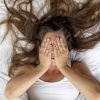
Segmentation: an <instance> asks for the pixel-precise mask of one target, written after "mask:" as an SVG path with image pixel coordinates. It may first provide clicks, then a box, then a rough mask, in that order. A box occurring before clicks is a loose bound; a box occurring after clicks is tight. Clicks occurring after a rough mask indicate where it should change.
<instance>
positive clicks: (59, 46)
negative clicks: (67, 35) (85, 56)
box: [53, 37, 68, 70]
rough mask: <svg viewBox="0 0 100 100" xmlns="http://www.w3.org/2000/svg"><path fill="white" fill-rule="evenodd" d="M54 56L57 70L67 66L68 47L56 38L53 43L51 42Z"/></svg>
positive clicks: (60, 39)
mask: <svg viewBox="0 0 100 100" xmlns="http://www.w3.org/2000/svg"><path fill="white" fill-rule="evenodd" d="M53 44H54V45H53V47H54V54H55V63H56V65H57V67H58V69H59V70H61V69H62V68H63V67H65V66H67V60H68V47H67V44H65V43H64V41H63V39H62V38H61V37H57V38H56V40H55V41H53Z"/></svg>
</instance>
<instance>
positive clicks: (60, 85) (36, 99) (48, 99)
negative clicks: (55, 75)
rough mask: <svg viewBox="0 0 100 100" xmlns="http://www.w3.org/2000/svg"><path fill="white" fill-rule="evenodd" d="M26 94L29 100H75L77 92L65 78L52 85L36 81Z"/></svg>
mask: <svg viewBox="0 0 100 100" xmlns="http://www.w3.org/2000/svg"><path fill="white" fill-rule="evenodd" d="M28 94H29V97H30V100H76V99H77V97H78V95H79V91H78V90H77V89H76V88H75V86H73V84H72V83H71V82H70V81H69V80H68V79H67V78H64V79H62V80H61V81H58V82H53V83H50V82H45V81H42V80H40V79H38V80H37V81H36V82H35V84H34V85H33V86H32V87H30V89H28Z"/></svg>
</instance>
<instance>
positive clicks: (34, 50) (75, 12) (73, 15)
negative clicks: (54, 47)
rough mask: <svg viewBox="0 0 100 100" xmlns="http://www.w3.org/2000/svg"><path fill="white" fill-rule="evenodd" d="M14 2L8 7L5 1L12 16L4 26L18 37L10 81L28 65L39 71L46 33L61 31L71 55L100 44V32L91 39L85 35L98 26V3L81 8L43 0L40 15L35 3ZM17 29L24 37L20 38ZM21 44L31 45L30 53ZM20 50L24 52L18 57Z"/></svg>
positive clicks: (67, 1)
mask: <svg viewBox="0 0 100 100" xmlns="http://www.w3.org/2000/svg"><path fill="white" fill-rule="evenodd" d="M11 2H13V5H12V6H9V7H8V5H7V3H6V0H4V3H5V6H6V8H7V10H8V13H9V14H8V19H7V20H5V21H3V22H2V23H1V24H3V23H7V26H8V27H7V28H8V31H9V30H13V33H14V36H15V37H16V41H15V42H14V45H13V47H14V49H13V55H12V60H11V65H10V68H9V76H11V77H12V76H13V75H14V71H15V70H16V69H17V68H18V67H20V66H23V65H26V64H28V65H32V66H34V67H36V66H37V65H38V64H39V63H40V61H39V46H40V45H41V43H42V40H43V38H44V36H45V34H46V33H47V32H58V31H62V33H63V34H64V36H65V39H66V42H67V43H68V48H69V51H70V50H72V49H73V50H77V51H83V50H87V49H91V48H93V47H94V46H95V45H96V44H97V43H98V42H99V41H100V32H97V33H95V34H94V33H92V35H91V36H88V37H86V36H85V33H84V30H86V29H89V28H90V27H92V26H94V25H96V24H98V23H99V20H100V3H99V2H94V0H87V2H86V3H84V4H82V5H81V6H80V4H78V3H76V2H74V1H73V0H44V3H43V5H42V4H41V7H40V10H38V11H37V8H36V7H35V6H36V5H35V4H34V2H33V0H15V1H14V0H11ZM23 7H24V8H23ZM15 28H16V29H18V31H19V32H20V34H22V35H23V37H18V33H16V32H15V30H14V29H15ZM7 33H8V32H7ZM6 35H7V34H6ZM20 40H25V41H26V42H27V44H32V45H31V48H30V49H28V45H26V46H24V47H23V46H18V42H19V41H20ZM17 50H21V52H19V53H18V52H17Z"/></svg>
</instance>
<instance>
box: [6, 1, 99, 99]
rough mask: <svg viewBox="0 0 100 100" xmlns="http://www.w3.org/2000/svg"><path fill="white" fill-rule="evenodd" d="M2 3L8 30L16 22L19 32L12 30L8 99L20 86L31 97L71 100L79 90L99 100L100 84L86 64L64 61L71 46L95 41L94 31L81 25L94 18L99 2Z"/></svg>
mask: <svg viewBox="0 0 100 100" xmlns="http://www.w3.org/2000/svg"><path fill="white" fill-rule="evenodd" d="M5 6H6V7H7V9H8V11H9V19H8V20H7V21H6V22H8V26H10V28H11V27H12V28H11V29H12V30H14V29H15V27H16V28H17V29H18V31H20V32H21V33H22V34H23V36H24V37H23V38H21V37H18V35H17V34H16V33H15V32H14V33H15V34H14V35H15V36H16V41H15V44H14V54H13V58H12V64H11V66H10V69H9V75H10V76H11V80H10V81H9V82H8V84H7V86H6V89H5V96H6V98H7V99H8V100H14V99H16V98H18V97H20V96H21V95H22V94H23V93H24V92H25V91H27V93H28V95H29V98H30V100H51V99H56V100H76V99H77V97H78V95H79V93H80V92H81V93H83V94H84V95H85V96H86V97H87V99H88V100H100V83H99V82H98V81H97V80H96V79H95V78H94V77H93V75H92V74H91V72H90V71H89V70H88V68H87V65H85V64H84V63H82V62H80V61H72V62H71V64H70V61H69V60H70V57H69V54H70V51H71V50H77V51H84V50H87V49H90V48H93V47H94V46H95V45H96V44H97V43H98V42H99V41H100V33H99V32H98V33H95V34H92V35H91V36H88V37H86V36H85V34H84V30H85V29H88V28H90V27H92V26H94V25H95V24H97V23H98V21H99V11H100V10H99V9H100V7H99V6H100V4H99V3H94V2H93V0H91V1H90V0H88V1H87V2H86V3H85V4H83V6H81V7H79V5H77V4H76V3H75V2H74V1H72V0H69V1H66V0H61V1H60V0H46V1H45V6H43V7H42V8H41V11H39V12H38V13H37V12H35V10H36V9H35V7H34V6H33V5H32V0H29V1H22V2H19V1H17V0H16V1H15V2H14V5H13V7H8V6H7V4H6V2H5ZM23 6H24V7H25V8H26V9H23ZM14 7H15V8H14ZM45 7H46V9H45ZM44 10H47V11H44ZM42 11H44V13H43V14H41V12H42ZM39 15H41V16H39ZM4 22H5V21H4ZM8 28H9V27H8ZM20 40H26V41H27V44H32V46H31V48H28V45H26V47H23V46H21V47H19V46H18V42H19V41H20ZM16 48H18V49H16ZM17 50H20V52H17Z"/></svg>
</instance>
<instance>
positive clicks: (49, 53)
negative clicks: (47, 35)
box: [47, 45, 52, 58]
mask: <svg viewBox="0 0 100 100" xmlns="http://www.w3.org/2000/svg"><path fill="white" fill-rule="evenodd" d="M51 51H52V46H51V45H50V48H49V50H48V53H47V56H49V57H50V58H51Z"/></svg>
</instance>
